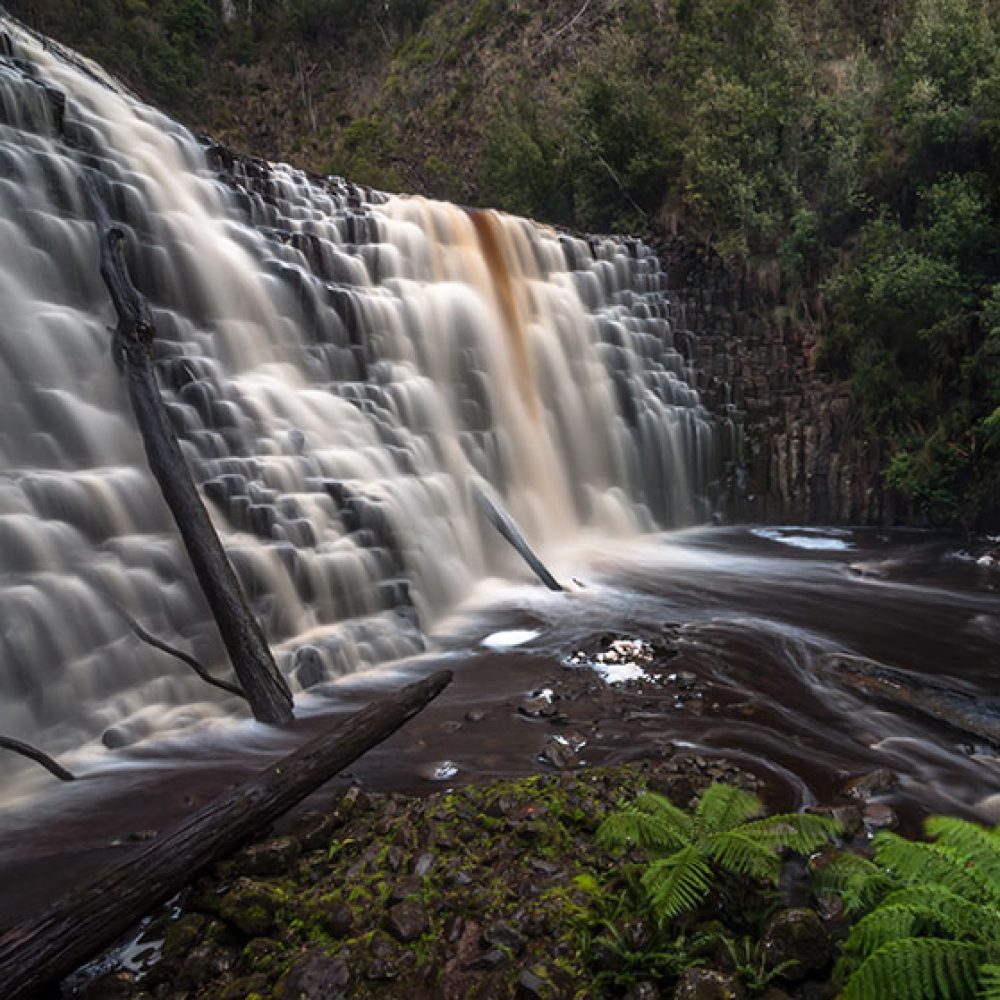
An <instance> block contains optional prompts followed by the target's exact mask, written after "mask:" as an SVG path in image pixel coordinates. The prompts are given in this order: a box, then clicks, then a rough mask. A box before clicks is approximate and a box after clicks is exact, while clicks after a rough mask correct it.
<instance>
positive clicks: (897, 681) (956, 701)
mask: <svg viewBox="0 0 1000 1000" xmlns="http://www.w3.org/2000/svg"><path fill="white" fill-rule="evenodd" d="M824 665H825V667H826V671H827V673H828V674H829V675H830V676H831V677H832V678H833V679H834V680H836V681H837V682H838V683H839V684H843V685H844V686H845V687H849V688H851V689H852V690H854V691H857V692H859V693H860V694H863V695H866V696H868V697H869V698H872V699H874V700H876V701H881V702H885V703H887V704H890V705H893V706H894V707H896V708H903V709H908V710H910V711H912V712H917V713H919V714H920V715H924V716H926V717H928V718H931V719H934V720H936V721H937V722H944V723H947V724H948V725H949V726H951V727H952V728H953V729H957V730H960V731H961V732H963V733H965V734H966V735H967V736H973V737H978V738H979V739H983V740H987V741H988V742H989V743H992V744H993V745H994V746H1000V698H985V697H981V696H979V695H971V694H966V693H965V692H964V691H958V690H956V689H955V688H951V687H948V686H947V685H945V684H941V683H939V682H937V681H932V680H928V679H927V678H925V677H920V676H918V675H916V674H911V673H909V672H908V671H906V670H897V669H896V668H895V667H887V666H884V665H883V664H881V663H876V662H875V661H874V660H866V659H865V658H864V657H861V656H846V655H843V654H840V653H837V654H831V655H829V656H827V657H825V659H824Z"/></svg>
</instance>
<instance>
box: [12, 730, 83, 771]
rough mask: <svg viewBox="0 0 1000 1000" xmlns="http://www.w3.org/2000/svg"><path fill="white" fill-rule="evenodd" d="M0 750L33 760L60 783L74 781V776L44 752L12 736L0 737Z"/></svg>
mask: <svg viewBox="0 0 1000 1000" xmlns="http://www.w3.org/2000/svg"><path fill="white" fill-rule="evenodd" d="M0 749H2V750H10V751H11V752H12V753H18V754H20V755H21V756H22V757H27V758H28V759H29V760H33V761H34V762H35V763H36V764H41V765H42V767H44V768H45V770H46V771H48V772H49V774H54V775H55V776H56V777H57V778H58V779H59V780H60V781H75V780H76V775H75V774H71V773H70V772H69V771H67V770H66V768H64V767H63V766H62V764H60V763H58V762H57V761H55V760H53V759H52V758H51V757H50V756H49V755H48V754H47V753H45V751H44V750H39V749H38V747H33V746H32V745H31V744H30V743H22V742H21V740H15V739H14V738H13V737H12V736H0Z"/></svg>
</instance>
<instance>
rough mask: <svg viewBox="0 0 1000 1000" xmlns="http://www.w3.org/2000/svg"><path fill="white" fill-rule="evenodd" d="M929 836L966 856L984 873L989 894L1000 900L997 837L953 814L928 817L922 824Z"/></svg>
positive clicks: (999, 855)
mask: <svg viewBox="0 0 1000 1000" xmlns="http://www.w3.org/2000/svg"><path fill="white" fill-rule="evenodd" d="M924 828H925V830H926V831H927V835H928V836H929V837H933V838H934V840H935V841H936V842H937V843H938V844H940V845H941V846H943V847H949V848H951V849H952V850H954V851H956V852H957V853H958V854H960V855H961V856H962V857H963V858H965V859H966V860H967V861H968V862H969V863H970V864H971V865H974V866H975V868H976V870H977V871H978V872H979V873H980V874H981V875H982V876H983V879H984V881H985V883H986V884H987V885H988V887H989V889H990V892H991V894H992V896H993V897H994V898H995V899H997V900H998V901H1000V837H997V835H996V830H995V829H994V830H993V831H990V830H987V829H986V828H985V827H982V826H980V825H979V824H978V823H970V822H969V821H968V820H964V819H959V818H958V817H956V816H931V817H930V818H929V819H928V820H927V822H926V823H925V824H924Z"/></svg>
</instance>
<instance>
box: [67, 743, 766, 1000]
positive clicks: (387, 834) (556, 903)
mask: <svg viewBox="0 0 1000 1000" xmlns="http://www.w3.org/2000/svg"><path fill="white" fill-rule="evenodd" d="M719 776H722V777H723V778H725V779H727V780H730V781H740V782H741V783H744V784H748V785H749V784H753V779H752V778H751V777H750V776H748V775H745V774H742V773H741V772H739V771H737V770H736V769H735V768H731V767H729V766H728V765H726V764H725V763H724V762H718V761H716V762H714V763H713V764H711V765H707V766H706V764H705V762H704V761H702V760H701V759H700V758H699V759H698V760H697V761H696V760H695V759H693V758H688V757H686V756H674V757H671V758H669V759H666V760H660V761H655V762H654V761H645V762H637V763H633V764H628V765H622V766H616V767H603V768H594V769H589V770H582V771H576V772H572V773H559V774H545V775H538V776H535V777H530V778H526V779H521V780H517V781H500V782H495V783H492V784H488V785H482V786H472V787H464V788H459V789H455V790H451V791H447V792H442V793H439V794H434V795H430V796H422V797H412V796H406V795H401V794H379V793H371V792H366V791H364V790H362V789H360V788H357V787H352V788H350V789H348V790H346V791H345V792H344V794H343V795H342V796H341V797H340V798H339V800H338V801H337V802H336V804H335V805H334V806H333V807H332V808H331V809H330V810H329V811H328V812H325V813H299V814H297V815H295V816H292V817H289V818H287V819H286V820H285V822H284V824H283V829H282V828H279V830H277V831H270V832H269V834H268V835H267V836H266V837H265V838H264V839H262V840H260V841H258V842H256V843H254V844H251V845H249V846H247V847H245V848H244V849H243V850H242V851H241V852H240V853H238V854H237V855H235V856H233V857H231V858H229V859H227V860H225V861H223V862H221V863H219V864H217V865H216V866H215V867H214V869H212V870H211V871H209V872H208V873H207V874H205V875H204V876H202V877H201V878H200V879H199V880H198V881H197V882H196V883H195V884H194V885H193V886H192V887H191V888H190V889H189V890H187V892H186V893H185V895H184V896H183V897H182V899H181V900H180V901H179V906H175V907H174V908H173V909H172V910H170V912H169V913H166V912H165V913H162V914H161V915H159V916H157V917H155V918H154V920H153V921H152V922H151V923H150V925H149V926H148V928H147V930H146V933H145V937H146V939H147V940H148V941H156V940H160V939H162V941H163V945H162V954H161V957H160V958H159V959H158V960H157V961H155V962H153V963H152V964H151V965H149V966H148V967H147V969H146V970H145V972H144V973H143V974H142V975H140V976H138V977H136V976H133V975H132V974H129V973H122V972H118V973H113V974H111V975H110V976H105V977H104V978H103V979H100V980H97V981H95V982H93V983H92V984H91V985H90V987H89V989H88V990H87V992H86V994H85V995H86V996H88V997H89V998H91V1000H93V998H96V997H111V996H120V997H134V998H139V997H141V998H170V1000H181V998H194V997H198V998H219V1000H237V998H239V1000H243V998H250V997H261V998H266V997H276V998H286V1000H287V998H291V997H299V996H316V997H318V996H321V995H322V996H337V995H350V996H358V997H364V996H380V997H388V996H417V997H456V998H457V997H476V996H479V997H513V996H523V995H530V996H539V997H547V996H548V997H570V996H580V997H584V996H595V995H599V994H598V992H596V990H595V988H594V987H593V986H592V982H593V972H592V969H591V968H590V967H589V966H588V961H589V956H588V953H587V950H586V948H585V945H584V943H585V940H586V936H587V933H588V931H589V929H591V928H592V926H593V925H594V922H595V920H596V919H597V915H598V902H599V899H598V897H599V896H600V894H601V893H602V892H603V890H602V889H600V888H599V887H600V886H602V885H605V884H607V882H608V880H609V879H610V878H612V877H613V875H614V873H615V868H616V867H617V865H618V864H619V862H618V861H616V860H615V859H614V858H613V857H611V856H610V855H607V854H605V853H603V852H600V851H598V850H597V849H596V847H595V844H594V838H593V834H594V831H595V830H596V828H597V826H598V824H599V823H600V821H601V819H602V818H603V817H604V816H605V815H606V814H607V813H608V812H609V811H610V810H611V809H612V808H614V807H615V806H616V805H619V804H621V803H622V802H624V801H627V800H629V799H631V798H633V797H634V796H635V795H636V794H638V793H639V792H640V791H642V790H643V789H646V788H650V787H651V788H654V789H656V790H659V791H662V792H664V793H666V794H668V795H671V796H672V797H674V798H675V799H676V800H678V801H679V803H680V804H683V805H687V804H688V802H689V800H690V798H691V796H692V795H693V794H695V793H697V791H698V790H699V789H701V788H702V787H704V786H705V785H706V784H707V783H708V782H709V781H711V780H712V779H713V778H717V777H719ZM324 981H325V983H326V986H324V987H322V989H325V990H326V992H315V991H314V992H310V990H316V989H318V988H319V985H318V984H320V983H321V982H324ZM526 991H527V992H526Z"/></svg>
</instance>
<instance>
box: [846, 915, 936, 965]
mask: <svg viewBox="0 0 1000 1000" xmlns="http://www.w3.org/2000/svg"><path fill="white" fill-rule="evenodd" d="M918 922H919V917H918V914H917V913H916V912H915V911H914V910H913V909H911V908H910V907H908V906H888V905H884V904H883V905H882V906H880V907H879V908H878V909H877V910H873V911H872V912H871V913H869V914H868V915H867V916H864V917H862V918H861V919H860V920H859V921H858V922H857V923H856V924H855V925H854V926H853V927H852V928H851V932H850V934H848V935H847V940H846V941H845V942H844V950H845V951H849V952H855V953H859V954H861V953H870V952H875V951H878V949H879V948H881V947H882V945H884V944H888V943H889V942H890V941H900V940H902V939H903V938H910V937H913V936H914V930H915V928H916V927H917V924H918Z"/></svg>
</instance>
